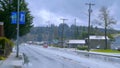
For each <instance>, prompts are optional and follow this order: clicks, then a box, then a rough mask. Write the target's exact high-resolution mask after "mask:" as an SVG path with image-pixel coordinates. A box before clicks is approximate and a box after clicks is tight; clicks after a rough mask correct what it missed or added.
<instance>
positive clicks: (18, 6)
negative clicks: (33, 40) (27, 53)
mask: <svg viewBox="0 0 120 68" xmlns="http://www.w3.org/2000/svg"><path fill="white" fill-rule="evenodd" d="M19 8H20V0H18V5H17V52H16V57H19V16H20V15H19V12H20V10H19Z"/></svg>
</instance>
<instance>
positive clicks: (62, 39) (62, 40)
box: [60, 18, 68, 47]
mask: <svg viewBox="0 0 120 68" xmlns="http://www.w3.org/2000/svg"><path fill="white" fill-rule="evenodd" d="M60 20H62V21H63V22H62V23H63V27H62V38H61V42H62V43H61V44H62V47H64V23H65V21H66V20H68V19H64V18H61V19H60Z"/></svg>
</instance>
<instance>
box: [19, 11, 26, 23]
mask: <svg viewBox="0 0 120 68" xmlns="http://www.w3.org/2000/svg"><path fill="white" fill-rule="evenodd" d="M19 23H20V24H25V12H20V22H19Z"/></svg>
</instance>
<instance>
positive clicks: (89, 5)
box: [86, 3, 95, 52]
mask: <svg viewBox="0 0 120 68" xmlns="http://www.w3.org/2000/svg"><path fill="white" fill-rule="evenodd" d="M86 5H88V7H89V9H88V13H89V17H88V43H87V44H88V52H89V50H90V38H89V36H90V22H91V12H92V9H91V6H93V5H95V4H92V3H86Z"/></svg>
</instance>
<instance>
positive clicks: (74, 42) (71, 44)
mask: <svg viewBox="0 0 120 68" xmlns="http://www.w3.org/2000/svg"><path fill="white" fill-rule="evenodd" d="M66 44H67V46H68V47H69V48H76V47H78V46H84V45H85V44H86V42H85V40H68V41H67V42H66Z"/></svg>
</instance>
